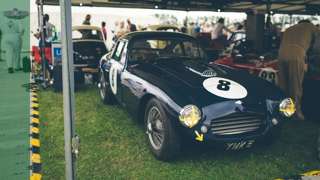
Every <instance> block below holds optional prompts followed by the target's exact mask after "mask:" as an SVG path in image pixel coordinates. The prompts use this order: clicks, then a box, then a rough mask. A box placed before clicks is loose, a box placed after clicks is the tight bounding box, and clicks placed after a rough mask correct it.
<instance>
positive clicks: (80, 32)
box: [72, 29, 103, 40]
mask: <svg viewBox="0 0 320 180" xmlns="http://www.w3.org/2000/svg"><path fill="white" fill-rule="evenodd" d="M72 39H74V40H80V39H81V40H83V39H91V40H103V37H102V33H101V31H99V30H95V29H77V30H73V31H72Z"/></svg>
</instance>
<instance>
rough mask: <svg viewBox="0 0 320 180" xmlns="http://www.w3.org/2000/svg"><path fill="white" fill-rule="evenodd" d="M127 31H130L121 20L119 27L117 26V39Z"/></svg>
mask: <svg viewBox="0 0 320 180" xmlns="http://www.w3.org/2000/svg"><path fill="white" fill-rule="evenodd" d="M126 33H128V30H127V29H126V27H125V25H124V21H121V22H120V23H119V27H118V28H117V31H116V36H117V39H119V38H120V37H121V36H123V35H125V34H126Z"/></svg>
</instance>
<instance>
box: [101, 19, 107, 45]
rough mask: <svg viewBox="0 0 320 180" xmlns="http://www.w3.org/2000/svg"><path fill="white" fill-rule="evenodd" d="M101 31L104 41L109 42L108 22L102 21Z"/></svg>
mask: <svg viewBox="0 0 320 180" xmlns="http://www.w3.org/2000/svg"><path fill="white" fill-rule="evenodd" d="M101 31H102V35H103V39H104V41H107V28H106V22H104V21H102V23H101Z"/></svg>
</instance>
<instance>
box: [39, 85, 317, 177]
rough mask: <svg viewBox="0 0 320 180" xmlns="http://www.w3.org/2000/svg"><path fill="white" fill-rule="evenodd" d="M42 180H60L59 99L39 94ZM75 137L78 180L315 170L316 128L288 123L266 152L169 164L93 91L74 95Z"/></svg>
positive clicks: (194, 153)
mask: <svg viewBox="0 0 320 180" xmlns="http://www.w3.org/2000/svg"><path fill="white" fill-rule="evenodd" d="M40 106H41V107H40V113H41V129H40V130H41V132H40V133H41V143H42V146H41V155H42V163H43V179H50V180H51V179H54V180H59V179H64V170H65V169H64V145H63V144H64V142H63V141H64V139H63V112H62V95H61V94H59V93H54V92H52V91H42V92H40ZM76 132H77V134H78V135H79V136H80V138H81V149H80V157H79V159H78V160H77V177H78V179H85V180H89V179H90V180H93V179H212V180H215V179H217V180H225V179H226V180H228V179H237V180H238V179H239V180H251V179H252V180H260V179H262V180H264V179H273V178H276V177H283V176H288V175H294V174H299V173H301V172H304V171H308V170H312V169H316V168H319V162H318V161H317V160H316V150H315V143H316V138H317V135H318V134H317V133H318V124H317V123H314V122H298V121H290V122H288V123H286V124H285V126H284V127H283V133H282V134H281V137H280V139H279V140H277V141H276V142H275V143H273V144H272V145H271V146H269V147H266V146H259V147H255V148H253V149H251V150H248V151H240V152H224V151H221V150H214V149H208V148H203V147H199V148H198V147H196V148H193V149H188V150H184V151H183V152H182V154H181V157H180V158H178V159H177V160H176V161H174V162H171V163H165V162H161V161H158V160H156V159H155V158H154V157H153V156H152V154H151V153H150V152H149V149H148V146H147V143H146V140H145V136H144V132H143V129H142V127H141V125H139V123H137V122H135V121H134V120H133V119H131V118H130V116H129V115H128V114H127V112H126V111H125V110H123V109H122V108H120V107H118V106H105V105H103V104H102V102H101V101H100V99H99V96H98V92H97V90H96V89H95V88H87V89H84V90H81V91H80V92H77V93H76Z"/></svg>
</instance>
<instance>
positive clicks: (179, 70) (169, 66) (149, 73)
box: [134, 59, 283, 107]
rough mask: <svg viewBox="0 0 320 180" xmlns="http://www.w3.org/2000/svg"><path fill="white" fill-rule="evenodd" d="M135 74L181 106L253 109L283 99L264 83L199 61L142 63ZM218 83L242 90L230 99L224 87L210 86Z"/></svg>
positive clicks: (238, 90)
mask: <svg viewBox="0 0 320 180" xmlns="http://www.w3.org/2000/svg"><path fill="white" fill-rule="evenodd" d="M134 73H136V74H137V75H138V76H140V77H142V78H143V79H145V80H147V81H149V82H150V83H152V84H153V85H156V86H157V87H159V88H160V89H162V90H163V91H165V92H166V93H167V94H168V95H169V96H170V97H171V98H172V99H173V100H174V101H175V102H177V103H178V104H179V105H180V106H184V105H187V104H191V103H192V104H195V105H198V106H199V107H205V106H209V105H211V104H213V103H219V102H224V101H236V100H241V101H243V102H245V103H247V104H252V106H256V105H257V104H263V101H265V100H266V99H272V100H279V99H281V98H282V97H283V94H282V93H281V91H280V90H279V89H278V88H276V87H275V86H274V85H272V84H271V83H269V82H267V81H264V80H262V79H259V78H256V77H254V76H252V75H250V74H248V73H247V72H244V71H240V70H236V69H231V68H227V67H224V66H219V65H208V64H206V63H203V61H201V60H199V61H197V60H192V61H191V60H181V59H167V60H161V61H156V62H154V63H144V64H139V65H137V66H136V68H135V71H134ZM220 80H227V81H230V82H232V83H233V84H236V85H239V86H238V87H241V88H240V89H239V88H238V89H237V88H235V89H234V88H231V89H232V90H233V92H232V93H231V96H232V97H231V96H230V93H229V95H225V94H224V93H225V92H224V90H225V89H224V88H225V87H222V89H223V90H217V89H215V88H217V86H218V84H214V83H213V84H212V82H213V81H215V83H216V81H220ZM205 82H206V83H205ZM208 84H209V85H208ZM208 86H210V87H209V88H208ZM210 88H211V89H212V88H213V89H214V90H213V91H211V89H210ZM244 91H246V93H244ZM241 93H242V94H241ZM230 97H231V98H230Z"/></svg>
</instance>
